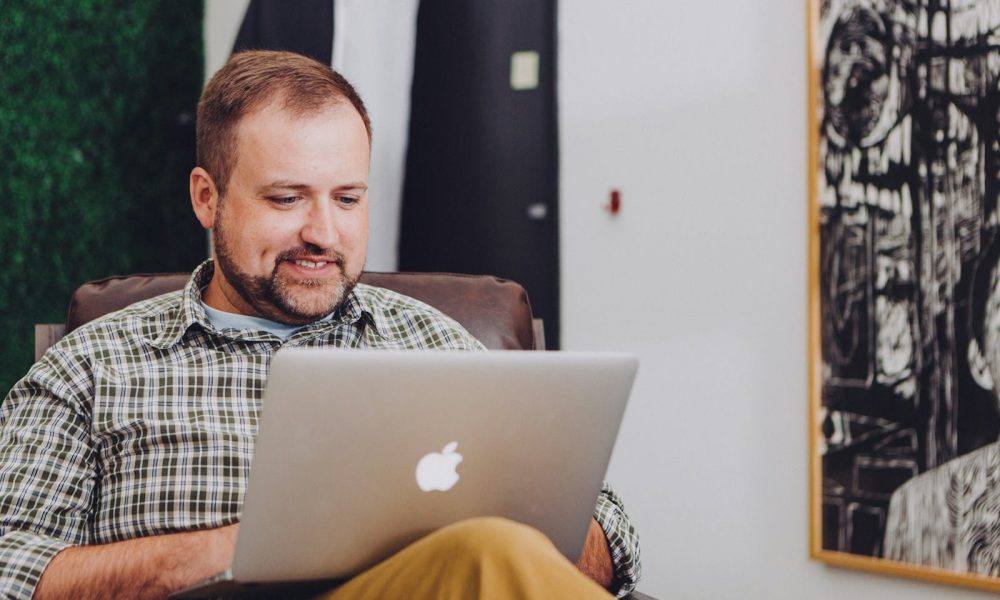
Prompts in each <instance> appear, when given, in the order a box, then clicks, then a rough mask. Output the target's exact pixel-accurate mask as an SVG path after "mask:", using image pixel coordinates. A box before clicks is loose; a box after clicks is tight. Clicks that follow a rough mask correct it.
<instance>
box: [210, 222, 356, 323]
mask: <svg viewBox="0 0 1000 600" xmlns="http://www.w3.org/2000/svg"><path fill="white" fill-rule="evenodd" d="M221 222H222V219H221V214H220V218H218V219H217V220H216V224H215V226H214V227H213V228H212V235H213V236H214V241H215V266H216V268H217V269H220V270H221V271H222V274H223V275H224V276H225V279H226V281H227V282H228V283H229V285H231V286H232V288H233V289H234V290H235V291H236V293H237V294H239V296H240V298H241V299H242V300H243V301H244V302H245V303H246V304H248V305H249V306H250V307H252V308H253V309H254V310H255V311H257V313H258V314H259V315H260V316H261V317H264V318H266V319H270V320H272V321H277V322H278V323H284V324H286V325H306V324H308V323H312V322H314V321H318V320H320V319H322V318H323V317H325V316H327V315H329V314H330V313H332V312H334V311H335V310H337V309H338V308H340V306H341V305H342V304H343V303H344V300H345V299H346V298H347V297H348V295H349V294H350V293H351V291H352V290H353V289H354V286H356V285H357V283H358V278H359V277H360V275H361V274H360V273H354V274H351V273H348V272H347V270H346V268H345V265H346V264H347V261H346V259H345V257H344V255H343V254H341V253H340V252H337V251H336V250H327V249H323V248H320V247H318V246H313V245H311V244H306V245H304V246H302V247H300V248H292V249H289V250H285V251H283V252H281V253H280V254H279V255H278V256H277V257H276V258H275V261H274V268H273V269H272V270H271V274H270V275H266V276H265V275H250V274H248V273H246V272H245V271H242V270H241V269H240V268H239V267H238V266H237V264H236V261H235V260H234V259H233V256H232V251H231V249H230V248H229V245H228V244H227V240H226V233H225V230H224V228H223V227H222V226H221ZM303 256H310V257H317V256H322V257H323V259H324V260H325V261H327V262H330V263H334V264H335V265H337V268H338V269H339V270H340V277H337V278H336V279H335V280H324V281H321V280H314V279H298V278H295V277H291V276H289V275H288V274H286V273H282V272H281V271H280V267H281V265H282V264H283V263H285V262H286V261H289V260H296V259H297V258H299V257H303ZM296 288H297V289H296ZM310 288H311V289H310Z"/></svg>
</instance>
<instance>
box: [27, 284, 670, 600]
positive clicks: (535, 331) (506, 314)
mask: <svg viewBox="0 0 1000 600" xmlns="http://www.w3.org/2000/svg"><path fill="white" fill-rule="evenodd" d="M189 276H190V274H189V273H154V274H139V275H126V276H117V277H108V278H106V279H100V280H97V281H91V282H88V283H85V284H83V285H82V286H80V287H79V288H77V290H76V292H74V293H73V296H72V298H71V300H70V304H69V310H68V311H67V314H66V323H65V324H40V325H36V326H35V360H38V359H39V358H40V357H41V355H42V354H43V353H44V352H45V350H47V349H48V348H49V347H50V346H51V345H53V344H55V343H56V342H57V341H59V339H60V338H62V337H63V336H64V335H65V334H66V333H69V332H71V331H73V330H74V329H76V328H77V327H80V326H81V325H84V324H85V323H87V322H89V321H92V320H93V319H96V318H98V317H101V316H104V315H106V314H108V313H111V312H114V311H116V310H119V309H122V308H125V307H126V306H128V305H129V304H132V303H133V302H138V301H139V300H145V299H147V298H152V297H154V296H158V295H160V294H165V293H167V292H172V291H174V290H179V289H181V288H183V287H184V284H185V283H186V282H187V280H188V277H189ZM361 282H363V283H367V284H370V285H375V286H379V287H384V288H388V289H390V290H393V291H396V292H399V293H401V294H405V295H407V296H410V297H411V298H416V299H417V300H420V301H422V302H425V303H427V304H429V305H431V306H433V307H435V308H437V309H438V310H440V311H441V312H443V313H445V314H446V315H448V316H450V317H451V318H453V319H455V320H456V321H458V322H459V323H461V324H462V326H463V327H465V328H466V329H467V330H468V331H469V333H471V334H472V335H474V336H475V337H476V338H477V339H478V340H479V341H480V342H482V343H483V345H485V346H486V347H487V348H489V349H491V350H544V349H545V339H544V334H543V332H542V326H541V319H533V318H532V314H531V304H530V303H529V302H528V294H527V292H526V291H525V290H524V288H523V287H521V285H520V284H518V283H515V282H513V281H508V280H505V279H500V278H497V277H492V276H488V275H458V274H452V273H364V274H363V275H362V276H361ZM630 598H632V599H633V600H654V599H653V598H652V597H650V596H647V595H645V594H641V593H639V592H633V594H632V595H631V596H630Z"/></svg>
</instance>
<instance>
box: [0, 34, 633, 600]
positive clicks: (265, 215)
mask: <svg viewBox="0 0 1000 600" xmlns="http://www.w3.org/2000/svg"><path fill="white" fill-rule="evenodd" d="M370 142H371V127H370V124H369V122H368V117H367V113H366V112H365V108H364V105H363V104H362V102H361V100H360V98H358V96H357V94H356V93H355V92H354V90H353V89H352V88H351V86H350V84H348V83H347V82H346V81H345V80H344V79H343V78H341V77H340V76H339V75H337V74H336V73H334V72H333V71H331V70H330V69H329V68H328V67H326V66H325V65H322V64H320V63H317V62H315V61H312V60H311V59H306V58H304V57H301V56H298V55H294V54H290V53H282V52H246V53H241V54H238V55H236V56H234V57H233V58H232V59H231V60H230V61H229V63H228V64H227V65H226V66H225V67H223V68H222V69H221V70H220V71H219V72H218V73H217V74H216V75H215V76H214V77H213V78H212V80H211V81H210V82H209V83H208V85H207V86H206V88H205V91H204V93H203V95H202V99H201V102H200V103H199V107H198V162H199V165H200V166H198V167H197V168H195V169H194V170H193V171H192V172H191V177H190V192H191V202H192V206H193V208H194V212H195V214H196V216H197V217H198V220H199V221H200V222H201V224H202V225H203V226H204V227H206V228H211V229H212V232H213V234H214V239H215V244H216V260H215V261H214V262H213V261H206V262H205V263H203V264H202V265H201V266H199V267H198V268H197V269H196V270H195V272H194V273H193V274H192V277H191V280H190V281H189V282H188V284H187V286H186V287H185V289H184V290H183V291H182V292H174V293H171V294H166V295H164V296H160V297H158V298H154V299H152V300H148V301H145V302H140V303H137V304H135V305H132V306H131V307H128V308H126V309H124V310H123V311H119V312H118V313H114V314H112V315H109V316H108V317H105V318H103V319H100V320H98V321H95V322H93V323H90V324H88V325H87V326H85V327H83V328H81V329H79V330H77V331H75V332H73V333H72V334H70V335H69V336H67V337H66V338H65V339H63V340H62V341H60V343H59V344H57V345H56V346H55V347H54V348H53V349H51V350H50V351H49V352H48V353H47V354H46V355H45V356H44V357H43V358H42V359H41V360H40V361H39V362H38V363H37V364H36V365H34V366H33V367H32V369H31V370H30V371H29V372H28V374H27V375H26V376H25V378H24V379H22V380H21V381H19V382H18V383H17V384H16V385H15V386H14V388H13V389H12V390H11V392H10V394H9V395H8V397H7V398H6V400H5V401H4V403H3V405H2V406H0V593H2V594H3V595H4V596H5V597H24V598H27V597H31V596H32V595H33V594H34V596H35V597H36V598H42V599H44V598H64V597H66V598H68V597H72V598H90V597H94V598H105V597H116V596H123V597H143V598H146V597H148V598H157V597H163V596H165V595H166V594H168V593H169V592H171V591H174V590H177V589H181V588H183V587H186V586H188V585H190V584H192V583H195V582H197V581H199V580H201V579H202V578H204V577H206V576H208V575H211V574H214V573H216V572H218V571H221V570H223V569H224V568H226V567H227V566H228V565H229V563H230V562H231V559H232V556H233V549H234V543H235V539H236V534H237V531H238V528H239V524H238V517H239V512H240V508H241V506H242V501H243V493H244V489H245V486H246V479H247V475H248V472H249V464H250V459H251V457H252V454H253V440H254V436H255V434H256V431H257V420H258V416H259V410H260V399H261V393H262V390H263V386H264V380H265V377H266V373H267V366H268V362H269V359H270V357H271V356H272V355H273V353H274V352H275V351H276V350H277V349H278V348H279V347H281V346H286V345H287V346H297V345H301V346H330V347H352V348H354V347H357V348H396V349H435V348H446V349H458V350H479V349H482V346H481V345H480V344H479V343H478V342H477V341H476V340H475V339H474V338H472V337H471V336H470V335H469V334H468V333H467V332H465V330H463V329H462V328H461V327H460V326H459V325H458V324H457V323H455V322H454V321H452V320H451V319H448V318H447V317H445V316H444V315H442V314H440V313H439V312H437V311H435V310H434V309H432V308H430V307H428V306H426V305H424V304H421V303H419V302H416V301H415V300H412V299H410V298H406V297H404V296H401V295H398V294H395V293H392V292H389V291H388V290H383V289H378V288H372V287H370V286H365V285H362V284H358V283H357V280H358V276H359V275H360V273H361V270H362V267H363V265H364V259H365V249H366V248H365V246H366V241H367V214H368V204H367V202H368V198H367V194H366V189H367V186H366V181H367V178H368V157H369V150H370ZM595 515H596V517H597V520H595V521H593V522H592V523H591V528H590V532H589V534H588V537H587V542H586V547H585V551H584V555H583V557H582V558H581V560H580V563H579V565H578V566H579V569H580V570H581V571H583V572H584V573H586V574H587V575H588V576H590V577H591V578H593V579H594V580H596V581H598V582H599V583H601V584H602V585H603V586H604V587H610V589H612V590H614V591H616V592H619V593H625V592H627V591H628V590H630V589H631V588H632V587H633V586H634V583H635V580H636V579H637V577H638V572H639V563H638V545H637V541H636V537H635V533H634V530H633V529H632V527H631V526H630V524H629V522H628V518H627V516H626V515H625V514H624V512H623V509H622V507H621V503H620V501H619V500H618V498H617V497H616V496H615V495H614V493H613V492H611V490H610V489H609V488H607V487H606V488H605V489H604V490H603V491H602V494H601V497H600V498H599V503H598V506H597V510H596V512H595ZM491 574H492V575H491ZM497 586H499V587H497ZM487 588H490V589H487ZM487 592H489V593H499V594H501V595H509V596H518V597H528V596H530V595H531V594H539V595H546V596H548V597H587V596H590V595H594V594H595V593H596V594H603V592H602V591H601V590H600V588H599V587H598V586H596V585H594V584H593V583H592V582H591V581H590V580H589V579H587V578H586V577H584V576H582V575H580V571H578V570H577V569H576V567H574V566H573V565H571V564H570V563H568V562H567V561H565V560H563V559H562V558H560V557H559V556H558V553H556V552H555V551H554V548H553V547H552V546H551V544H549V543H548V542H547V540H545V539H544V536H541V534H538V533H537V532H535V531H533V530H530V529H529V528H527V527H525V526H522V525H517V524H514V523H510V522H507V521H503V520H499V519H483V520H474V521H472V522H463V523H458V524H456V525H454V526H451V527H448V528H445V529H443V530H441V531H440V532H437V533H435V534H432V535H430V536H428V537H427V538H425V539H424V540H421V541H419V542H417V543H415V544H413V545H411V546H410V547H408V548H406V549H404V550H403V551H401V552H400V553H398V554H397V555H395V556H394V557H392V558H390V559H388V560H386V561H385V562H383V563H381V564H380V565H378V566H376V567H374V568H373V569H371V570H369V571H367V572H365V573H363V574H361V575H359V576H358V577H356V578H355V579H352V580H351V581H350V582H348V583H347V584H346V585H345V586H343V587H342V588H340V589H338V590H337V591H336V592H334V596H332V597H335V598H356V597H366V596H370V597H394V596H397V595H405V596H407V597H420V596H421V595H426V596H427V597H441V596H443V595H446V594H447V593H453V594H455V595H456V596H458V597H468V596H471V595H475V594H478V593H487Z"/></svg>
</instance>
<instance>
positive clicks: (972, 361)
mask: <svg viewBox="0 0 1000 600" xmlns="http://www.w3.org/2000/svg"><path fill="white" fill-rule="evenodd" d="M968 358H969V371H970V372H971V373H972V378H973V379H975V380H976V383H978V384H979V387H981V388H983V389H984V390H989V391H991V392H992V391H993V376H992V375H990V365H989V363H988V362H986V357H985V356H983V352H982V350H980V349H979V342H977V341H976V340H975V339H973V340H972V341H970V342H969V351H968Z"/></svg>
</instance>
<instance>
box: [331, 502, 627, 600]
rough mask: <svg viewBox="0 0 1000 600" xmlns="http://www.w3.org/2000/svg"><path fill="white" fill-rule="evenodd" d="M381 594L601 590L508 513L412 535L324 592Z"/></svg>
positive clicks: (341, 598) (342, 598)
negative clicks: (385, 556) (415, 537)
mask: <svg viewBox="0 0 1000 600" xmlns="http://www.w3.org/2000/svg"><path fill="white" fill-rule="evenodd" d="M324 598H326V599H327V600H348V599H350V600H357V599H361V600H366V599H372V600H374V599H376V598H379V599H381V598H407V599H409V598H414V599H422V598H441V599H449V600H450V599H454V600H466V599H469V598H483V599H491V598H496V599H504V600H506V599H508V598H526V599H530V598H545V599H546V600H552V599H554V598H573V599H576V598H580V599H586V598H601V599H602V600H607V599H609V598H611V595H610V594H609V593H608V592H606V591H605V590H603V589H601V587H600V586H599V585H597V584H596V583H594V582H593V581H591V580H590V579H588V578H587V577H586V576H585V575H583V574H582V573H581V572H580V571H578V570H577V568H576V566H575V565H573V564H572V563H571V562H569V561H568V560H566V558H565V557H564V556H563V555H562V554H560V553H559V551H558V550H556V548H555V546H553V545H552V543H551V542H550V541H549V539H548V538H546V537H545V536H544V535H543V534H541V533H540V532H538V531H536V530H535V529H532V528H531V527H528V526H526V525H521V524H519V523H515V522H513V521H508V520H506V519H500V518H496V517H485V518H478V519H469V520H467V521H462V522H459V523H455V524H454V525H450V526H448V527H445V528H443V529H441V530H439V531H436V532H434V533H432V534H430V535H428V536H427V537H425V538H423V539H421V540H418V541H417V542H414V543H413V544H411V545H410V546H407V547H406V548H404V549H403V550H400V551H399V552H398V553H396V554H395V555H393V556H391V557H390V558H388V559H386V560H385V561H383V562H381V563H379V564H378V565H376V566H374V567H372V568H371V569H369V570H367V571H365V572H364V573H361V574H360V575H358V576H357V577H355V578H353V579H351V580H350V581H348V582H347V583H345V584H344V585H343V586H341V587H339V588H337V590H335V591H333V592H331V593H329V594H327V595H325V596H324Z"/></svg>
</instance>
